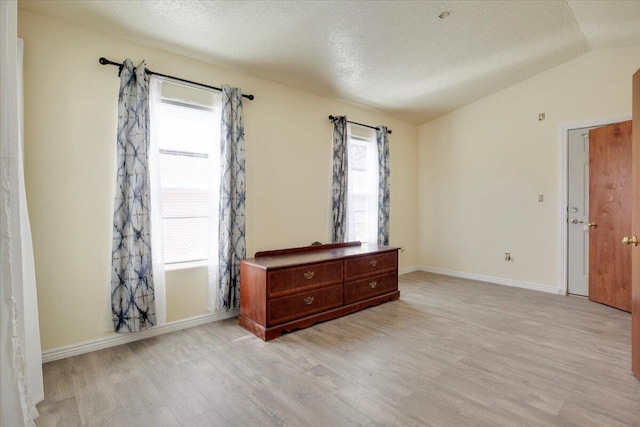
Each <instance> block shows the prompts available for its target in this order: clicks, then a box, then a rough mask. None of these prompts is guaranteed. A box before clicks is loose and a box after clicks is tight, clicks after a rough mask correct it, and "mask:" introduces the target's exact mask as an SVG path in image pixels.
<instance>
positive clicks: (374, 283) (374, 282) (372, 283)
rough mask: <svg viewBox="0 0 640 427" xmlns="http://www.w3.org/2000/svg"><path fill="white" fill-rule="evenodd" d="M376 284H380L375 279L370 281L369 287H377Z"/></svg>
mask: <svg viewBox="0 0 640 427" xmlns="http://www.w3.org/2000/svg"><path fill="white" fill-rule="evenodd" d="M376 286H378V282H376V281H375V280H374V281H373V282H369V287H370V288H371V289H373V288H375V287H376Z"/></svg>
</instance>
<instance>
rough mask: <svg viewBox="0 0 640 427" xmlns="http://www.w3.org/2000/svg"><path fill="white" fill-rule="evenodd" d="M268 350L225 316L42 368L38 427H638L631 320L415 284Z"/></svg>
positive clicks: (459, 286)
mask: <svg viewBox="0 0 640 427" xmlns="http://www.w3.org/2000/svg"><path fill="white" fill-rule="evenodd" d="M400 290H401V292H402V295H401V299H400V300H399V301H397V302H392V303H387V304H384V305H381V306H378V307H374V308H370V309H368V310H365V311H362V312H359V313H356V314H352V315H350V316H347V317H344V318H341V319H336V320H333V321H329V322H325V323H322V324H318V325H315V326H314V327H312V328H309V329H305V330H301V331H297V332H294V333H291V334H287V335H284V336H283V337H281V338H279V339H277V340H274V341H271V342H269V343H264V342H262V341H260V340H258V339H257V338H255V337H253V336H252V335H249V334H248V333H247V332H245V331H244V330H243V329H241V328H240V327H239V326H237V323H236V319H229V320H226V321H222V322H217V323H213V324H209V325H205V326H201V327H196V328H192V329H189V330H184V331H180V332H176V333H172V334H168V335H164V336H161V337H156V338H151V339H148V340H144V341H139V342H136V343H132V344H128V345H124V346H120V347H114V348H110V349H107V350H102V351H99V352H95V353H90V354H86V355H82V356H77V357H73V358H69V359H66V360H61V361H57V362H51V363H48V364H45V365H44V381H45V395H46V400H45V401H44V402H42V403H40V404H39V405H38V409H39V411H40V418H39V420H38V425H40V426H50V425H57V426H65V427H66V426H76V425H82V426H85V425H101V426H132V425H136V426H179V425H182V426H272V425H288V426H352V425H362V426H403V425H411V426H422V425H433V426H456V427H457V426H479V425H482V426H509V427H514V426H580V427H585V426H640V381H638V380H636V379H635V377H633V375H632V374H631V371H630V364H631V361H630V352H631V350H630V323H631V317H630V315H629V314H628V313H624V312H622V311H618V310H616V309H613V308H609V307H606V306H603V305H599V304H596V303H592V302H589V301H587V300H585V299H581V298H575V297H564V296H557V295H551V294H545V293H540V292H534V291H527V290H522V289H515V288H509V287H504V286H499V285H491V284H485V283H481V282H474V281H470V280H464V279H455V278H450V277H446V276H439V275H435V274H429V273H422V272H416V273H411V274H408V275H404V276H401V278H400Z"/></svg>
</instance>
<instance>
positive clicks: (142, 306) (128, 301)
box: [111, 59, 156, 332]
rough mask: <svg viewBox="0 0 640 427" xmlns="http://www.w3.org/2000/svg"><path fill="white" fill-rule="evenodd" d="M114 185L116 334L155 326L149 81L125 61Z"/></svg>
mask: <svg viewBox="0 0 640 427" xmlns="http://www.w3.org/2000/svg"><path fill="white" fill-rule="evenodd" d="M117 143H118V146H117V171H118V172H117V182H116V197H115V209H114V215H113V246H112V252H111V257H112V261H111V312H112V318H113V329H114V331H115V332H134V331H140V330H143V329H146V328H148V327H150V326H153V325H155V324H156V311H155V310H156V309H155V293H154V286H153V269H152V259H151V258H152V257H151V239H150V229H151V224H150V205H149V198H150V196H149V164H148V159H149V153H148V148H149V143H150V135H149V76H148V75H147V74H146V73H145V64H144V61H143V62H142V63H140V65H138V67H136V68H134V67H133V64H132V63H131V60H130V59H126V60H125V61H124V64H123V65H122V69H121V71H120V93H119V98H118V141H117Z"/></svg>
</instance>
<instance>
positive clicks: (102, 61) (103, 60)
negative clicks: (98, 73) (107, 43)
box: [98, 56, 109, 65]
mask: <svg viewBox="0 0 640 427" xmlns="http://www.w3.org/2000/svg"><path fill="white" fill-rule="evenodd" d="M98 62H100V63H101V64H102V65H107V64H108V63H109V60H108V59H107V58H105V57H104V56H103V57H101V58H100V59H98Z"/></svg>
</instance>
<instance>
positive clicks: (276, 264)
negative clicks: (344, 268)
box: [242, 244, 400, 269]
mask: <svg viewBox="0 0 640 427" xmlns="http://www.w3.org/2000/svg"><path fill="white" fill-rule="evenodd" d="M399 249H400V248H397V247H392V246H378V245H367V244H363V245H358V246H348V247H342V248H323V247H322V246H318V249H317V250H311V251H306V252H304V253H298V254H286V255H274V256H259V257H256V258H247V259H244V260H242V262H244V263H247V264H250V265H252V266H255V267H260V268H264V269H272V268H283V267H293V266H297V265H305V264H312V263H316V262H324V261H333V260H340V259H343V258H352V257H358V256H365V255H373V254H376V253H385V252H396V251H398V250H399Z"/></svg>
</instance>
